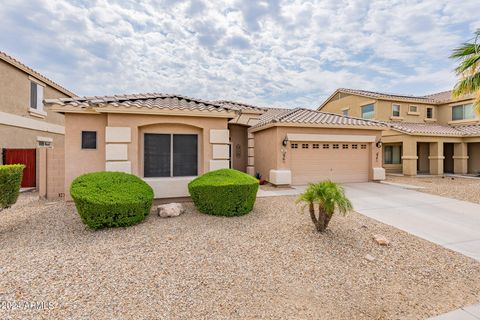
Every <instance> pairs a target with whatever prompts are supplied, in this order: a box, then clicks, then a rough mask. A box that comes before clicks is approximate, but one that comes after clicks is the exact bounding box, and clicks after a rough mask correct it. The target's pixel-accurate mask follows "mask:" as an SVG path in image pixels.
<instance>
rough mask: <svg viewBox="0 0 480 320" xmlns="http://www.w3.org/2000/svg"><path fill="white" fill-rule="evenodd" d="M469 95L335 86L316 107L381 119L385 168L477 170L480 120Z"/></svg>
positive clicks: (426, 171) (413, 172) (409, 171)
mask: <svg viewBox="0 0 480 320" xmlns="http://www.w3.org/2000/svg"><path fill="white" fill-rule="evenodd" d="M473 101H474V97H473V96H464V97H461V98H453V97H452V94H451V91H446V92H440V93H436V94H431V95H425V96H408V95H394V94H386V93H379V92H371V91H365V90H353V89H337V90H336V91H335V92H334V93H333V94H332V95H331V96H330V97H329V98H328V99H327V100H326V101H325V102H323V103H322V104H321V105H320V107H319V108H318V110H321V111H323V112H332V113H337V114H342V115H344V116H351V117H357V118H363V119H372V120H378V121H382V122H384V123H385V124H387V125H388V126H389V130H386V131H384V132H383V133H382V144H383V148H382V149H383V166H384V168H385V169H386V170H387V172H392V173H403V174H405V175H417V174H434V175H440V174H444V173H457V174H475V175H477V174H478V173H480V120H479V118H478V115H477V114H475V112H474V110H473Z"/></svg>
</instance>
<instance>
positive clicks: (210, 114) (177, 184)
mask: <svg viewBox="0 0 480 320" xmlns="http://www.w3.org/2000/svg"><path fill="white" fill-rule="evenodd" d="M45 104H46V105H47V106H48V108H49V109H50V110H51V111H54V112H58V113H61V114H64V115H65V184H64V187H65V189H66V190H68V188H69V186H70V184H71V182H72V181H73V179H74V178H75V177H77V176H79V175H81V174H83V173H87V172H92V171H104V170H107V171H123V172H128V173H132V174H135V175H137V176H139V177H141V178H142V179H144V180H145V181H146V182H147V183H148V184H149V185H150V186H152V188H153V189H154V192H155V197H156V198H175V197H184V196H188V190H187V185H188V183H189V182H190V181H191V180H192V179H193V178H194V177H196V176H198V175H201V174H203V173H205V172H207V171H210V170H215V169H220V168H229V167H231V168H235V169H238V170H241V171H244V172H247V173H249V174H252V175H254V174H256V173H260V174H261V175H262V176H263V177H265V179H266V180H268V181H270V182H271V183H273V184H275V185H289V184H305V183H308V182H316V181H319V180H323V179H332V180H335V181H341V182H350V181H368V180H372V179H380V178H382V171H383V169H382V168H381V163H382V162H381V161H382V160H381V152H380V151H381V149H380V148H379V145H378V141H379V140H380V138H381V132H382V130H384V129H385V126H384V125H383V124H381V123H378V122H376V121H371V120H364V119H353V118H348V117H344V116H341V115H336V114H328V113H324V112H319V111H316V110H309V109H301V108H297V109H280V108H262V107H256V106H252V105H247V104H242V103H237V102H232V101H215V102H214V101H206V100H200V99H194V98H189V97H185V96H180V95H168V94H158V93H151V94H133V95H119V96H104V97H84V98H60V99H46V100H45Z"/></svg>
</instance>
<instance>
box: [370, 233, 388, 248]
mask: <svg viewBox="0 0 480 320" xmlns="http://www.w3.org/2000/svg"><path fill="white" fill-rule="evenodd" d="M373 240H375V242H376V243H378V244H379V245H381V246H388V245H390V240H388V239H387V238H386V237H385V236H383V235H381V234H375V235H374V236H373Z"/></svg>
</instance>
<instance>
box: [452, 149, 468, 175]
mask: <svg viewBox="0 0 480 320" xmlns="http://www.w3.org/2000/svg"><path fill="white" fill-rule="evenodd" d="M453 172H454V173H458V174H466V173H467V172H468V145H467V144H466V143H465V142H461V143H455V144H454V147H453Z"/></svg>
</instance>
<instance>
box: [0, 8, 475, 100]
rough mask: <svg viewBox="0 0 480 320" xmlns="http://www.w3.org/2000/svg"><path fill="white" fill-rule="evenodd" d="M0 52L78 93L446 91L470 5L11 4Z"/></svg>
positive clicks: (220, 95) (470, 19)
mask: <svg viewBox="0 0 480 320" xmlns="http://www.w3.org/2000/svg"><path fill="white" fill-rule="evenodd" d="M0 4H1V6H0V21H1V24H0V50H1V51H5V52H7V53H8V54H10V55H13V56H14V57H16V58H17V59H19V60H20V61H22V62H23V63H25V64H27V65H29V66H31V67H33V68H34V69H36V70H38V71H40V72H41V73H43V74H45V75H46V76H48V77H50V78H51V79H53V80H54V81H57V82H59V83H60V84H62V85H64V86H66V87H67V88H69V89H70V90H72V91H73V92H75V93H76V94H78V95H107V94H120V93H140V92H165V93H178V94H183V95H188V96H193V97H198V98H204V99H230V100H239V101H244V102H249V103H253V104H258V105H278V106H290V107H293V106H302V107H316V106H318V105H319V104H320V103H321V102H322V100H324V99H325V98H326V97H327V96H328V95H329V94H330V93H331V92H332V91H333V90H335V89H336V88H338V87H347V88H357V89H366V90H377V91H385V92H392V93H403V94H427V93H431V92H435V91H442V90H448V89H450V88H451V86H452V85H453V84H454V82H455V76H454V74H453V72H452V69H453V68H454V61H450V59H448V56H449V54H450V51H451V49H452V48H454V47H455V46H457V45H458V44H460V43H461V42H462V41H467V40H469V39H470V38H471V37H472V33H473V31H474V30H475V28H479V27H480V20H479V19H478V12H480V3H479V2H478V0H463V1H456V0H451V1H447V0H420V1H413V0H403V1H393V0H381V1H366V0H358V1H355V0H322V1H297V0H285V1H275V0H266V1H257V0H248V1H247V0H244V1H241V0H238V1H237V0H226V1H207V0H185V1H183V0H138V1H133V0H132V1H128V0H125V1H120V0H118V1H115V0H108V1H107V0H98V1H86V0H85V1H84V0H72V1H62V0H56V1H54V0H15V1H7V0H3V1H1V2H0Z"/></svg>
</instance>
